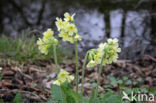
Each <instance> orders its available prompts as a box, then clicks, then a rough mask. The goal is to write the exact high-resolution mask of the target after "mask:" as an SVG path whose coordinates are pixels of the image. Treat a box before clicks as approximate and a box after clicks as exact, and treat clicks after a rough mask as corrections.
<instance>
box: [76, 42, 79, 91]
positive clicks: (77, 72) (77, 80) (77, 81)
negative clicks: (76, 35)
mask: <svg viewBox="0 0 156 103" xmlns="http://www.w3.org/2000/svg"><path fill="white" fill-rule="evenodd" d="M75 58H76V92H77V93H78V83H79V71H78V50H77V41H75Z"/></svg>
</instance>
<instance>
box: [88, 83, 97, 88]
mask: <svg viewBox="0 0 156 103" xmlns="http://www.w3.org/2000/svg"><path fill="white" fill-rule="evenodd" d="M96 86H97V84H96V83H92V84H91V85H90V86H89V87H90V88H96Z"/></svg>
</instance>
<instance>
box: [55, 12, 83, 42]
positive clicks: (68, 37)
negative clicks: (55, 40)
mask: <svg viewBox="0 0 156 103" xmlns="http://www.w3.org/2000/svg"><path fill="white" fill-rule="evenodd" d="M64 15H65V18H64V21H62V19H59V18H56V20H57V21H56V26H57V29H58V31H59V34H58V35H59V37H61V38H62V40H63V41H68V42H70V43H74V42H75V41H77V40H82V38H81V36H80V35H78V29H77V27H76V25H75V23H74V15H75V14H73V15H72V16H70V15H69V13H65V14H64Z"/></svg>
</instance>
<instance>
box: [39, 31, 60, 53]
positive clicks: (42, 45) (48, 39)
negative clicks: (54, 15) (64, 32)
mask: <svg viewBox="0 0 156 103" xmlns="http://www.w3.org/2000/svg"><path fill="white" fill-rule="evenodd" d="M53 34H54V32H53V31H52V30H51V29H47V31H45V32H44V33H43V38H42V39H41V38H39V39H38V40H37V45H38V48H39V50H40V51H41V53H43V54H45V55H47V54H48V52H49V51H48V50H49V48H50V47H52V46H53V45H57V44H58V40H57V39H56V38H54V37H53Z"/></svg>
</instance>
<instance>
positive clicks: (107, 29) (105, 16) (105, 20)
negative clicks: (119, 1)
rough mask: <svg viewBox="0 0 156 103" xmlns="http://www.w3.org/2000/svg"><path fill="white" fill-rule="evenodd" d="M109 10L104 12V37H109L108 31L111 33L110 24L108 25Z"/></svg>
mask: <svg viewBox="0 0 156 103" xmlns="http://www.w3.org/2000/svg"><path fill="white" fill-rule="evenodd" d="M109 13H110V12H106V13H105V14H104V22H105V31H106V34H105V35H106V37H107V38H110V37H111V36H110V33H111V25H110V14H109Z"/></svg>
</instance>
